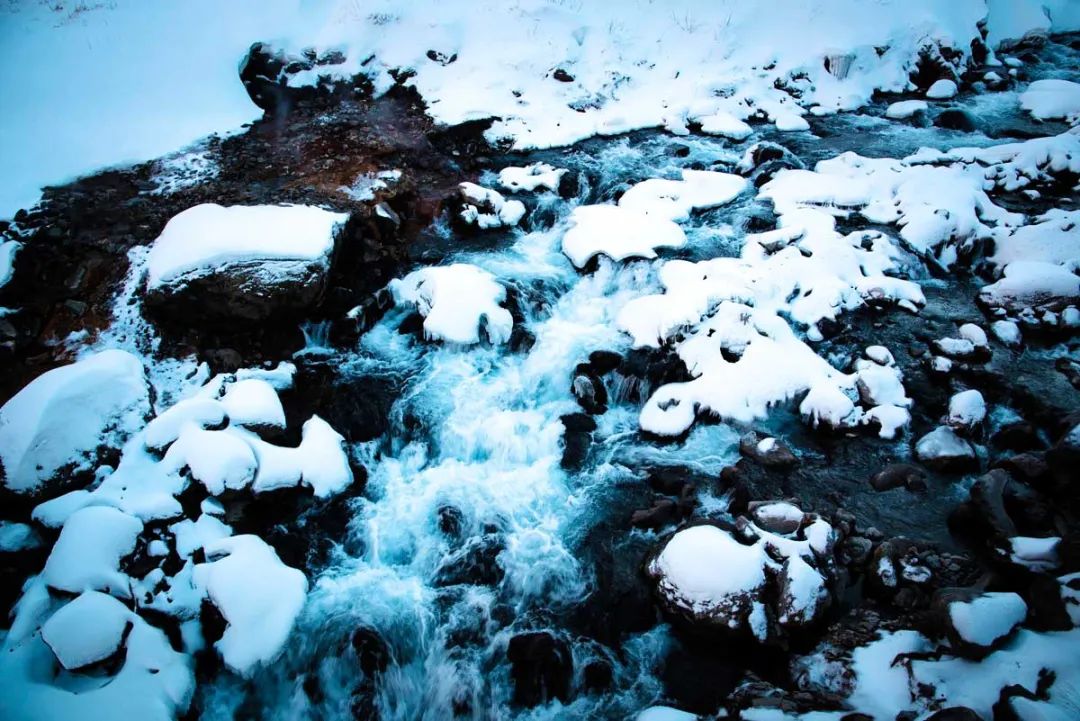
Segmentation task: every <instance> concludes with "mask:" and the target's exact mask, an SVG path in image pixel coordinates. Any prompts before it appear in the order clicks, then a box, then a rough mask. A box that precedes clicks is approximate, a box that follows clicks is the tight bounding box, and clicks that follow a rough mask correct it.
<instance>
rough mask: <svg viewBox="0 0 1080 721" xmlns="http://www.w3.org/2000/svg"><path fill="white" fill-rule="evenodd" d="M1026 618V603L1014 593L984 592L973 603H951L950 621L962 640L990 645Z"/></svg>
mask: <svg viewBox="0 0 1080 721" xmlns="http://www.w3.org/2000/svg"><path fill="white" fill-rule="evenodd" d="M1026 617H1027V604H1026V603H1024V599H1022V598H1020V596H1018V595H1017V594H1015V593H984V594H982V595H981V596H978V597H977V598H974V599H972V600H971V601H954V602H953V603H950V604H949V621H950V622H951V623H952V626H953V628H954V629H956V632H957V634H959V636H960V638H962V639H963V640H964V641H967V642H968V643H972V644H975V645H977V646H991V645H993V644H994V642H995V641H997V640H998V639H999V638H1002V637H1004V636H1007V635H1008V634H1009V633H1011V632H1012V630H1013V629H1014V628H1016V626H1018V625H1019V624H1020V623H1021V622H1023V620H1024V619H1025V618H1026Z"/></svg>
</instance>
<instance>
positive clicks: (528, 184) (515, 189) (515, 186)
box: [499, 163, 566, 193]
mask: <svg viewBox="0 0 1080 721" xmlns="http://www.w3.org/2000/svg"><path fill="white" fill-rule="evenodd" d="M565 174H566V170H565V169H564V168H553V167H552V166H550V165H548V164H547V163H532V164H531V165H526V166H525V167H523V168H515V167H510V168H503V169H502V170H500V171H499V185H501V186H502V187H503V188H505V189H506V190H509V191H510V192H512V193H519V192H522V191H527V192H532V191H534V190H536V189H537V188H542V189H544V190H558V189H559V182H560V181H561V180H562V176H563V175H565Z"/></svg>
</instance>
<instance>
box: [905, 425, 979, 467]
mask: <svg viewBox="0 0 1080 721" xmlns="http://www.w3.org/2000/svg"><path fill="white" fill-rule="evenodd" d="M915 457H916V458H918V459H919V460H920V461H922V462H923V463H925V464H926V465H928V466H930V467H931V468H935V469H939V470H963V469H965V468H968V467H970V466H972V465H974V464H975V462H976V457H975V449H974V448H973V447H972V445H971V443H969V442H968V441H966V440H964V439H963V438H961V437H960V436H958V435H956V432H955V431H954V430H953V429H952V428H949V427H948V426H938V427H937V428H935V429H934V430H932V431H930V432H929V433H927V434H926V435H925V436H923V437H922V438H920V439H919V441H918V442H917V443H916V444H915Z"/></svg>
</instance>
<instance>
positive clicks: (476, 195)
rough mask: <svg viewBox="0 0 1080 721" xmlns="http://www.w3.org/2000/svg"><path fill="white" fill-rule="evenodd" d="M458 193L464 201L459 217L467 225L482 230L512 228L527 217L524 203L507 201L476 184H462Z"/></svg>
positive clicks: (500, 195)
mask: <svg viewBox="0 0 1080 721" xmlns="http://www.w3.org/2000/svg"><path fill="white" fill-rule="evenodd" d="M458 191H459V192H460V193H461V198H462V200H464V207H463V208H462V209H461V211H460V212H459V213H458V215H459V217H460V218H461V219H462V220H463V221H464V222H465V223H466V224H467V225H475V226H476V227H478V228H480V229H481V230H486V229H488V228H512V227H514V226H515V225H517V224H518V223H520V222H521V219H522V218H524V217H525V204H524V203H522V202H521V201H520V200H507V199H506V198H504V197H503V196H502V194H501V193H499V192H498V191H496V190H491V189H489V188H483V187H481V186H479V185H477V184H475V183H461V184H460V185H459V186H458Z"/></svg>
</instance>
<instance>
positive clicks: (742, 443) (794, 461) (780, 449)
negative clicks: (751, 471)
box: [739, 431, 799, 469]
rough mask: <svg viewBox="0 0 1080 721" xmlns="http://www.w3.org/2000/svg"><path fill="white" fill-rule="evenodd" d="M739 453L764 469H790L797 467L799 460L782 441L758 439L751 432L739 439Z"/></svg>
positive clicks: (755, 434)
mask: <svg viewBox="0 0 1080 721" xmlns="http://www.w3.org/2000/svg"><path fill="white" fill-rule="evenodd" d="M739 453H741V454H742V455H744V456H746V457H747V458H751V459H753V460H755V461H757V462H758V463H760V464H761V465H763V466H765V467H766V468H776V469H783V468H791V467H792V466H795V465H798V463H799V458H798V456H796V455H795V453H794V452H792V450H791V449H790V448H789V447H788V446H787V445H786V444H785V443H783V442H782V441H779V440H777V439H775V438H761V439H759V438H758V435H757V433H754V432H753V431H751V432H749V433H747V434H745V435H744V436H743V437H742V438H740V439H739Z"/></svg>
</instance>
